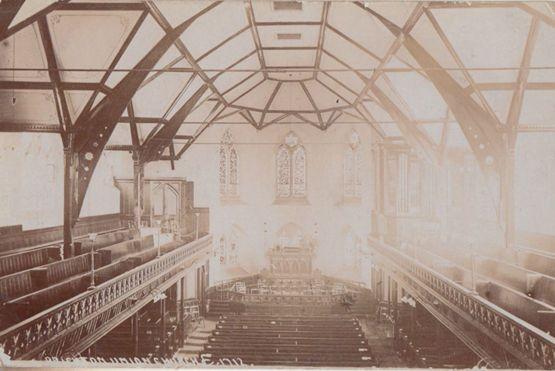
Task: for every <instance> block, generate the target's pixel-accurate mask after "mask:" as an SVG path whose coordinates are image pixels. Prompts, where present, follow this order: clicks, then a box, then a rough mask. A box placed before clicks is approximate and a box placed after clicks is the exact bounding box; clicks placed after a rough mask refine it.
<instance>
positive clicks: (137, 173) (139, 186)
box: [133, 156, 144, 233]
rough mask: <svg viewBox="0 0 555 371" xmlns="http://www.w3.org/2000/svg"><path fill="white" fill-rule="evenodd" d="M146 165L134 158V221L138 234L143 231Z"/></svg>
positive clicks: (136, 157)
mask: <svg viewBox="0 0 555 371" xmlns="http://www.w3.org/2000/svg"><path fill="white" fill-rule="evenodd" d="M143 176H144V165H143V164H142V163H141V162H140V161H139V159H138V156H133V219H134V223H135V229H136V232H137V233H140V230H141V220H142V208H143V205H142V194H143Z"/></svg>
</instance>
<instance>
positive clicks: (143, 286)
mask: <svg viewBox="0 0 555 371" xmlns="http://www.w3.org/2000/svg"><path fill="white" fill-rule="evenodd" d="M211 243H212V236H211V235H208V236H205V237H202V238H200V239H198V240H196V241H194V242H191V243H188V244H185V245H183V246H182V247H179V248H177V249H176V250H174V251H172V252H170V253H168V254H165V255H162V256H161V257H160V258H159V259H155V260H153V261H150V262H148V263H145V264H143V265H141V266H139V267H137V268H135V269H132V270H130V271H129V272H127V273H124V274H122V275H120V276H118V277H116V278H114V279H112V280H110V281H107V282H105V283H102V284H101V285H99V286H98V287H97V288H96V289H94V290H91V291H88V292H84V293H82V294H80V295H77V296H75V297H73V298H71V299H69V300H67V301H65V302H63V303H60V304H58V305H56V306H54V307H52V308H50V309H48V310H46V311H44V312H41V313H39V314H37V315H35V316H33V317H31V318H29V319H27V320H25V321H23V322H21V323H19V324H17V325H14V326H12V327H10V328H8V329H6V330H5V331H2V332H0V348H1V349H2V350H3V352H4V353H6V354H7V355H8V356H10V357H11V358H12V359H44V357H46V356H51V357H60V356H74V355H76V354H78V353H80V352H82V351H83V350H85V349H87V348H88V347H90V346H91V345H92V344H94V343H95V342H96V341H97V340H98V339H100V338H101V337H102V336H104V335H105V334H107V333H108V332H109V331H111V330H112V329H113V328H115V327H116V326H117V325H119V324H120V323H122V322H123V321H124V320H125V319H127V318H129V316H131V315H132V314H133V313H135V312H137V311H138V310H139V309H140V308H142V307H143V306H145V305H146V304H148V303H149V302H150V301H152V300H153V299H154V298H155V296H156V293H157V292H161V291H162V290H165V289H167V288H168V287H170V286H171V285H173V284H174V283H175V282H177V280H179V279H180V278H181V277H183V276H184V275H185V274H186V269H185V268H187V267H188V266H191V265H192V264H193V263H194V262H195V261H196V260H197V259H201V258H206V257H207V256H208V254H209V251H210V246H211ZM185 264H187V266H185Z"/></svg>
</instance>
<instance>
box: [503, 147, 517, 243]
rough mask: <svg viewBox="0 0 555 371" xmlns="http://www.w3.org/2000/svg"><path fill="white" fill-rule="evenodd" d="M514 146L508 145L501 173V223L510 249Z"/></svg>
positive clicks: (513, 208)
mask: <svg viewBox="0 0 555 371" xmlns="http://www.w3.org/2000/svg"><path fill="white" fill-rule="evenodd" d="M514 173H515V148H514V146H509V148H508V150H507V157H506V158H505V168H504V172H503V174H502V175H501V184H502V186H501V197H502V206H503V209H502V210H503V225H504V227H505V228H504V229H505V247H506V248H507V249H512V248H514V246H515V194H514Z"/></svg>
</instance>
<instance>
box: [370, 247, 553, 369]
mask: <svg viewBox="0 0 555 371" xmlns="http://www.w3.org/2000/svg"><path fill="white" fill-rule="evenodd" d="M369 246H370V248H371V250H372V252H373V253H374V254H375V257H376V258H377V259H376V264H377V265H378V266H380V267H382V268H384V269H385V270H386V271H388V272H389V273H390V274H392V275H393V276H394V277H396V278H397V279H398V280H399V282H398V283H399V284H400V285H401V286H403V287H404V288H406V289H409V291H410V292H411V294H412V293H416V294H417V295H415V299H417V300H419V301H420V302H421V303H422V304H423V305H424V306H425V307H430V306H429V305H428V304H429V303H428V302H427V301H425V300H423V298H424V297H425V296H426V295H429V296H431V297H432V298H433V299H434V300H433V301H434V303H433V304H435V305H439V304H440V303H442V304H444V306H445V307H446V308H448V310H450V311H452V312H454V313H456V314H457V315H458V317H459V318H461V319H462V320H463V321H466V323H468V324H470V325H471V326H470V327H468V328H472V327H474V329H477V330H478V331H479V332H481V333H482V338H484V336H483V335H486V337H487V338H489V339H491V340H492V341H493V342H495V343H496V344H498V348H499V347H500V348H503V349H504V350H505V351H506V352H507V353H509V354H511V355H512V356H514V357H515V358H517V359H518V360H519V361H520V362H522V363H523V364H525V365H526V366H527V367H530V368H535V369H542V368H543V369H548V370H552V369H554V368H555V338H554V337H553V336H551V335H549V334H547V333H545V332H543V331H541V330H539V329H537V328H536V327H534V326H532V325H530V324H528V323H527V322H525V321H523V320H522V319H520V318H518V317H516V316H514V315H512V314H511V313H509V312H507V311H505V310H503V309H501V308H499V307H497V306H495V305H494V304H492V303H490V302H488V301H487V300H485V299H483V298H481V297H480V296H478V295H477V294H473V293H472V292H471V291H469V290H468V289H466V288H464V287H463V286H461V285H458V284H457V283H455V282H453V281H452V280H450V279H448V278H446V277H445V276H443V275H441V274H439V273H437V272H434V271H433V270H432V269H430V268H428V267H426V266H424V265H423V264H421V263H419V262H417V261H416V260H414V259H413V258H412V257H410V256H408V255H406V254H404V253H402V252H400V251H399V250H397V249H395V248H393V247H391V246H388V245H385V244H383V243H380V242H378V241H376V240H374V239H372V238H370V240H369ZM419 293H423V294H422V295H419ZM430 309H432V310H433V308H430ZM438 312H439V311H438ZM432 314H434V313H432ZM437 314H438V313H435V314H434V315H437ZM438 319H439V318H438ZM444 319H445V318H444ZM455 327H456V326H455ZM465 327H466V326H465ZM467 331H469V330H467ZM499 364H501V365H502V361H500V362H499Z"/></svg>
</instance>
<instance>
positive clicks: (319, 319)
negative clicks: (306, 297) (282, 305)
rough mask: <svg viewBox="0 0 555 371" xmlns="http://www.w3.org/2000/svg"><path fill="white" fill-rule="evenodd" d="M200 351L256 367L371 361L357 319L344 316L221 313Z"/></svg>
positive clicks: (362, 364) (215, 359)
mask: <svg viewBox="0 0 555 371" xmlns="http://www.w3.org/2000/svg"><path fill="white" fill-rule="evenodd" d="M200 355H201V357H203V358H205V359H209V360H211V361H212V362H221V361H222V360H225V359H228V360H237V359H240V360H241V361H242V363H243V364H248V365H261V366H262V365H264V366H277V365H279V366H298V367H300V366H313V367H326V366H327V367H332V366H341V367H371V366H374V365H375V361H374V357H373V356H372V352H371V349H370V347H369V346H368V342H367V340H366V338H365V336H364V333H363V331H362V329H361V326H360V324H359V322H358V320H357V319H355V318H353V317H352V316H348V315H328V316H310V315H305V316H295V315H293V316H291V315H289V316H288V315H258V314H248V315H222V316H220V319H219V321H218V322H217V324H216V328H215V329H214V331H213V332H212V335H211V336H210V337H209V338H208V343H207V344H205V345H204V350H203V351H202V352H201V354H200Z"/></svg>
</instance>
